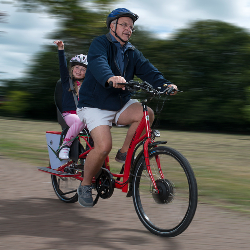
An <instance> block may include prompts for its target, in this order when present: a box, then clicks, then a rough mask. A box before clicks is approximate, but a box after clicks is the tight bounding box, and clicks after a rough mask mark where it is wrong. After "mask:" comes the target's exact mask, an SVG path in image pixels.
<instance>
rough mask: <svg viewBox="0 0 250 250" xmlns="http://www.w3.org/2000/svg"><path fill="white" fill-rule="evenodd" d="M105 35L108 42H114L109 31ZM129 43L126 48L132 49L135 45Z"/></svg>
mask: <svg viewBox="0 0 250 250" xmlns="http://www.w3.org/2000/svg"><path fill="white" fill-rule="evenodd" d="M106 37H107V39H108V41H109V42H111V43H114V42H113V41H112V38H111V34H110V32H109V33H107V34H106ZM129 45H130V46H129V47H128V49H132V50H134V49H135V46H134V45H132V44H131V43H129Z"/></svg>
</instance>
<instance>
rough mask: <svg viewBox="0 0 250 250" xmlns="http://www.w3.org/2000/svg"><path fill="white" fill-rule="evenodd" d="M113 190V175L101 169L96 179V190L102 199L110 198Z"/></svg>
mask: <svg viewBox="0 0 250 250" xmlns="http://www.w3.org/2000/svg"><path fill="white" fill-rule="evenodd" d="M114 188H115V180H114V178H113V175H112V174H111V173H110V171H109V170H107V169H106V168H102V172H101V173H100V175H99V176H98V177H97V178H96V190H97V193H98V195H99V196H100V197H101V198H102V199H108V198H110V197H111V196H112V194H113V192H114Z"/></svg>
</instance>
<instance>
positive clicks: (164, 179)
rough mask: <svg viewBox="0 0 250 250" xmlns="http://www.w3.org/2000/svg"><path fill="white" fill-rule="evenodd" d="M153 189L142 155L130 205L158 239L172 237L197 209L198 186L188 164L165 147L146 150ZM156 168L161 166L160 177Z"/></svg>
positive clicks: (175, 152)
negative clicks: (153, 180)
mask: <svg viewBox="0 0 250 250" xmlns="http://www.w3.org/2000/svg"><path fill="white" fill-rule="evenodd" d="M149 160H150V168H151V171H152V175H153V177H154V179H155V182H156V186H157V189H158V190H159V192H157V189H155V188H154V186H153V183H152V181H151V178H150V176H149V173H148V171H147V168H146V166H145V160H144V155H142V156H141V159H139V161H138V163H137V164H136V166H135V172H134V179H133V202H134V206H135V210H136V212H137V215H138V217H139V219H140V220H141V222H142V223H143V225H144V226H145V227H146V228H147V229H148V230H149V231H150V232H151V233H154V234H156V235H159V236H165V237H174V236H177V235H179V234H180V233H182V232H183V231H184V230H186V228H187V227H188V226H189V224H190V223H191V221H192V219H193V217H194V214H195V211H196V207H197V184H196V179H195V176H194V173H193V171H192V169H191V166H190V165H189V163H188V161H187V160H186V158H185V157H184V156H182V155H181V154H180V153H179V152H178V151H176V150H174V149H172V148H168V147H164V146H161V147H157V148H154V149H151V150H149ZM158 165H160V166H161V170H162V175H161V174H160V171H159V168H158Z"/></svg>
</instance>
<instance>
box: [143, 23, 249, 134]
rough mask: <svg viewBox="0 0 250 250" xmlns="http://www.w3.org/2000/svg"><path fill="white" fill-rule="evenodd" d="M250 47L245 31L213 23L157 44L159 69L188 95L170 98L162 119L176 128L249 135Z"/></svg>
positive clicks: (188, 30)
mask: <svg viewBox="0 0 250 250" xmlns="http://www.w3.org/2000/svg"><path fill="white" fill-rule="evenodd" d="M249 44H250V35H249V33H248V32H247V31H246V30H244V29H242V28H239V27H236V26H234V25H231V24H228V23H224V22H220V21H212V20H206V21H198V22H195V23H193V24H192V25H191V27H190V28H186V29H183V30H180V31H178V32H177V33H176V34H175V36H174V37H173V38H172V39H171V40H168V41H161V42H157V50H158V52H157V53H155V57H156V58H157V61H158V62H156V64H158V65H159V67H158V68H159V69H161V70H162V72H163V73H164V75H165V76H166V77H167V78H168V79H169V80H171V81H172V82H173V83H176V84H177V85H178V87H179V88H180V89H181V90H183V91H184V93H180V94H179V95H177V96H175V97H173V98H171V100H170V101H169V102H168V104H167V105H166V107H165V109H164V112H163V117H162V119H164V120H165V122H166V123H169V124H173V125H174V126H177V127H178V128H195V129H197V128H201V129H219V130H223V131H226V130H235V131H237V130H238V131H241V130H246V129H247V128H248V127H249V122H248V121H247V119H246V115H245V113H244V112H243V109H244V107H245V105H246V102H247V93H246V90H247V87H248V86H249V85H250V80H249V79H250V75H249V73H250V71H249V66H248V62H249V59H250V49H249ZM149 46H153V44H150V45H149ZM149 51H152V49H147V50H146V53H148V52H149ZM147 56H149V57H150V55H149V54H148V55H147Z"/></svg>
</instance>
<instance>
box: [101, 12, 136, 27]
mask: <svg viewBox="0 0 250 250" xmlns="http://www.w3.org/2000/svg"><path fill="white" fill-rule="evenodd" d="M124 16H126V17H130V18H131V19H132V20H133V22H135V21H136V20H137V19H138V18H139V16H138V15H136V14H135V13H133V12H131V11H130V10H128V9H125V8H118V9H115V10H113V11H112V12H110V14H109V15H108V17H107V20H106V24H107V28H108V29H109V27H110V23H111V22H112V21H113V20H115V19H118V18H119V17H124Z"/></svg>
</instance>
